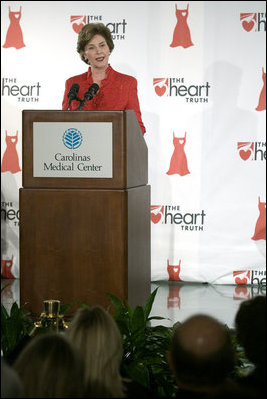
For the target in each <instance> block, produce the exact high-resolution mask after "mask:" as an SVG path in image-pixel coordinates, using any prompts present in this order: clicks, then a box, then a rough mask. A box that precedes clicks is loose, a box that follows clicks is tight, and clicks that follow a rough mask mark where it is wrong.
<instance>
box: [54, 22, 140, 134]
mask: <svg viewBox="0 0 267 399" xmlns="http://www.w3.org/2000/svg"><path fill="white" fill-rule="evenodd" d="M113 49H114V43H113V40H112V36H111V32H110V30H109V29H108V28H107V27H106V26H105V25H104V24H102V23H90V24H87V25H84V27H83V28H82V29H81V30H80V32H79V35H78V42H77V52H78V53H79V54H80V57H81V59H82V60H83V61H84V62H85V63H86V64H88V65H89V69H88V71H87V72H85V73H83V74H81V75H76V76H73V77H71V78H69V79H67V80H66V83H65V93H64V98H63V102H62V109H63V110H67V109H69V110H77V109H83V110H94V111H97V110H125V109H132V110H134V111H135V114H136V118H137V120H138V122H139V125H140V128H141V131H142V133H143V134H144V133H145V131H146V129H145V126H144V124H143V121H142V115H141V111H140V105H139V99H138V93H137V80H136V79H135V78H134V77H133V76H130V75H125V74H122V73H119V72H117V71H115V70H114V69H112V67H111V66H110V64H109V56H110V54H111V52H112V50H113Z"/></svg>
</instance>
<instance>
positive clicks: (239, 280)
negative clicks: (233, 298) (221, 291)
mask: <svg viewBox="0 0 267 399" xmlns="http://www.w3.org/2000/svg"><path fill="white" fill-rule="evenodd" d="M235 282H236V284H247V279H246V278H245V277H244V278H242V279H241V278H239V277H237V278H236V279H235Z"/></svg>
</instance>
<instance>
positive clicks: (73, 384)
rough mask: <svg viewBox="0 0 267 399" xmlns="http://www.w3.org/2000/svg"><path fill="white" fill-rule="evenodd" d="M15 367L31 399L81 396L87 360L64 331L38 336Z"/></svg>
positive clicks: (28, 345) (18, 359)
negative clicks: (83, 360) (85, 360)
mask: <svg viewBox="0 0 267 399" xmlns="http://www.w3.org/2000/svg"><path fill="white" fill-rule="evenodd" d="M14 368H15V370H16V371H17V373H18V375H19V376H20V378H21V380H22V383H23V386H24V394H25V396H24V397H27V398H81V397H83V395H84V390H83V372H84V368H83V362H82V359H81V357H80V354H79V353H78V351H77V350H76V349H74V347H73V346H72V344H71V343H70V341H69V340H68V339H67V338H66V336H65V335H63V334H62V333H52V332H51V333H44V334H41V335H37V336H35V337H33V338H32V339H31V341H30V342H29V343H28V344H27V345H26V346H25V347H24V348H23V350H22V352H21V353H20V354H19V356H18V358H17V359H16V361H15V363H14Z"/></svg>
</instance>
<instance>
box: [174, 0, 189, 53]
mask: <svg viewBox="0 0 267 399" xmlns="http://www.w3.org/2000/svg"><path fill="white" fill-rule="evenodd" d="M188 7H189V5H188V4H187V9H185V10H178V9H177V4H175V15H176V18H177V22H176V26H175V29H174V32H173V39H172V42H171V44H170V47H178V46H181V47H184V48H187V47H190V46H194V44H193V43H192V40H191V34H190V30H189V27H188V25H187V17H188Z"/></svg>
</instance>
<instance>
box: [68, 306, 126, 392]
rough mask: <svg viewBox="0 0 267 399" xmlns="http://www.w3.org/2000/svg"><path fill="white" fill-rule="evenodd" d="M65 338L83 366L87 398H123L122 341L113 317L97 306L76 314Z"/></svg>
mask: <svg viewBox="0 0 267 399" xmlns="http://www.w3.org/2000/svg"><path fill="white" fill-rule="evenodd" d="M67 334H68V336H69V338H70V340H71V341H72V342H73V344H74V345H75V346H76V347H77V348H78V349H79V350H80V352H81V354H82V355H83V357H84V362H85V385H86V387H87V389H86V394H87V396H88V397H102V398H103V397H117V398H118V397H124V393H123V382H122V377H121V375H120V365H121V360H122V354H123V348H122V338H121V334H120V331H119V329H118V327H117V324H116V322H115V320H114V319H113V317H112V316H111V315H110V314H109V313H108V312H107V311H105V310H104V309H103V308H102V307H100V306H95V307H92V308H80V309H78V310H77V311H76V313H75V315H74V317H73V319H72V321H71V323H70V325H69V328H68V330H67Z"/></svg>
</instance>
